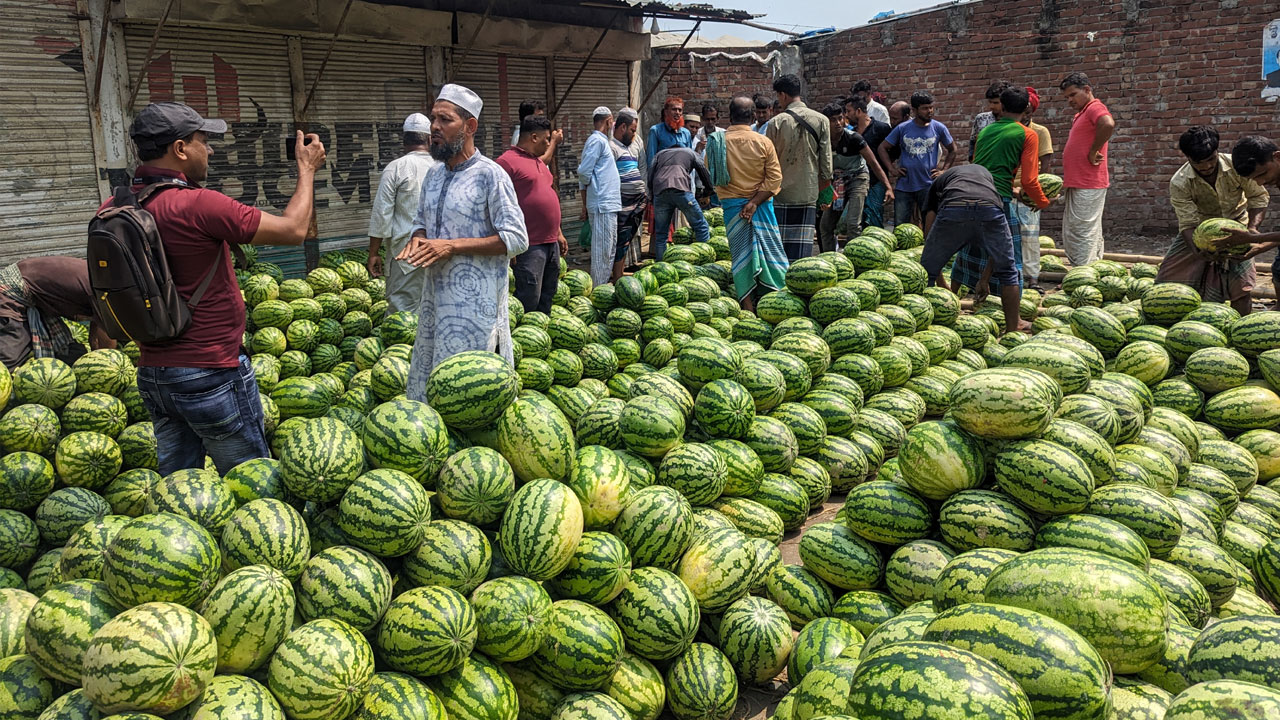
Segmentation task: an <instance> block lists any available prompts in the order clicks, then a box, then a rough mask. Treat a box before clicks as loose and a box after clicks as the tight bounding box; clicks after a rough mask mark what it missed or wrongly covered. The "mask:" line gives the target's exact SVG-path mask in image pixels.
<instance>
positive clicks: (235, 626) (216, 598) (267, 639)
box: [200, 565, 295, 673]
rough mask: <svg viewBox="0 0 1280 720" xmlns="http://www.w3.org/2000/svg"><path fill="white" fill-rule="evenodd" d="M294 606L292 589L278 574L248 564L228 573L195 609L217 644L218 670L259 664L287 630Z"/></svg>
mask: <svg viewBox="0 0 1280 720" xmlns="http://www.w3.org/2000/svg"><path fill="white" fill-rule="evenodd" d="M294 607H295V598H294V594H293V586H292V585H290V584H289V581H288V580H287V579H286V578H285V576H284V575H282V574H281V573H280V572H279V571H277V570H274V569H272V568H269V567H266V566H263V565H250V566H248V567H243V568H240V569H239V570H234V571H232V572H230V573H228V574H227V576H226V577H224V578H223V579H222V580H221V581H219V582H218V584H217V585H216V586H214V588H213V592H211V593H209V597H207V598H205V601H204V603H203V604H202V605H201V606H200V614H201V616H203V617H204V619H205V620H206V621H208V623H209V626H210V627H211V628H212V630H213V637H214V640H215V641H216V642H217V645H218V671H219V672H223V673H251V672H253V671H255V670H257V669H258V668H260V667H262V666H263V665H265V664H266V662H267V660H269V659H270V658H271V653H273V652H275V649H276V646H278V645H279V644H280V643H281V642H282V641H283V640H284V638H285V636H286V635H287V634H288V632H289V630H290V628H291V627H292V625H293V611H294Z"/></svg>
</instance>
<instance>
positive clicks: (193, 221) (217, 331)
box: [103, 165, 262, 368]
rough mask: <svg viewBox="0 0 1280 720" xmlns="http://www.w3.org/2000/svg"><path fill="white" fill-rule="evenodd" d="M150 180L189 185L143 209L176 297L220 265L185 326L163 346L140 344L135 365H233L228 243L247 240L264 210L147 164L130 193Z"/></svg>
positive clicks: (235, 292)
mask: <svg viewBox="0 0 1280 720" xmlns="http://www.w3.org/2000/svg"><path fill="white" fill-rule="evenodd" d="M151 178H173V179H175V180H178V181H180V182H183V183H187V184H188V185H189V186H190V187H187V188H173V189H170V190H163V191H161V192H160V194H158V195H156V196H155V197H153V198H151V199H150V200H148V201H147V204H146V206H145V207H146V209H147V211H148V212H150V213H151V215H152V217H154V218H155V220H156V227H157V228H158V229H159V230H160V239H161V240H163V241H164V254H165V257H166V258H167V259H168V262H169V272H170V273H172V275H173V282H174V285H176V286H177V288H178V294H179V295H181V296H182V297H184V298H189V297H191V296H192V295H193V294H194V293H195V291H196V288H197V287H199V286H200V283H201V282H203V281H204V279H205V276H206V275H208V274H209V268H210V267H213V266H214V265H216V266H217V267H218V270H217V271H216V272H215V273H214V274H213V280H211V281H210V282H209V287H208V289H206V290H205V293H204V296H203V297H201V298H200V302H199V303H198V304H197V305H196V307H194V308H192V309H191V324H190V325H189V326H188V327H187V331H186V332H184V333H183V334H182V335H181V336H180V337H178V338H176V339H174V340H171V341H170V342H167V343H164V344H162V345H139V350H140V351H141V355H142V356H141V359H140V360H139V362H138V364H139V365H142V366H151V367H192V368H233V367H239V365H240V346H241V344H242V342H243V340H244V319H245V309H244V296H243V295H241V294H240V285H239V283H237V282H236V273H235V268H234V265H233V263H232V260H231V252H230V249H229V248H228V245H229V244H230V243H238V244H241V245H247V244H249V243H251V242H253V236H254V234H256V233H257V232H258V225H259V223H261V222H262V211H261V210H258V209H257V208H253V207H249V206H248V205H245V204H243V203H240V202H237V201H236V200H233V199H231V198H229V197H227V196H226V195H223V194H222V193H220V192H217V191H216V190H209V189H207V188H201V187H198V186H196V185H195V184H193V183H190V182H189V181H188V180H187V178H186V176H184V175H183V174H182V173H180V172H177V171H174V170H166V169H164V168H159V167H154V166H150V165H142V166H139V167H138V169H137V170H135V171H134V183H133V188H134V190H135V191H137V190H141V189H142V186H143V184H144V183H145V182H150V181H151V180H150V179H151ZM108 202H110V201H108ZM103 205H104V206H105V205H106V203H104V204H103Z"/></svg>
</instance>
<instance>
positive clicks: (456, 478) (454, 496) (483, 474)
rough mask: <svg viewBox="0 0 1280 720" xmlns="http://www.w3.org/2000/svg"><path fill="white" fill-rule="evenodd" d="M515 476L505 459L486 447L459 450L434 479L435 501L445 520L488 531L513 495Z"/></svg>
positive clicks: (500, 515) (499, 517)
mask: <svg viewBox="0 0 1280 720" xmlns="http://www.w3.org/2000/svg"><path fill="white" fill-rule="evenodd" d="M515 487H516V482H515V473H514V472H513V471H512V470H511V465H510V464H508V463H507V460H506V458H504V457H503V456H502V455H501V454H499V453H498V452H497V451H496V450H492V449H490V448H487V447H470V448H465V449H463V450H459V451H458V452H456V453H454V454H453V455H451V456H449V458H448V459H447V460H446V461H445V462H444V465H443V466H442V467H441V468H440V473H439V474H438V475H437V476H436V495H435V501H436V502H437V503H439V505H440V509H441V511H442V512H443V513H444V514H445V515H447V516H448V517H451V518H454V519H456V520H464V521H466V522H469V523H471V524H473V525H477V526H480V527H491V526H493V525H494V524H495V523H497V521H498V520H499V519H501V517H502V513H503V511H504V510H506V507H507V504H508V503H509V502H510V501H511V498H512V496H513V495H514V494H515Z"/></svg>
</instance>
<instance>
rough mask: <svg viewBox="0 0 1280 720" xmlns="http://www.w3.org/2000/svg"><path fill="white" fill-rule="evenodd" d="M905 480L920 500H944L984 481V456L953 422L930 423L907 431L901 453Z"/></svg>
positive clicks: (976, 445) (899, 454)
mask: <svg viewBox="0 0 1280 720" xmlns="http://www.w3.org/2000/svg"><path fill="white" fill-rule="evenodd" d="M898 467H900V468H901V469H902V478H903V480H904V481H906V483H907V484H908V485H910V486H911V488H912V489H913V490H915V491H916V492H917V493H918V494H920V495H921V496H923V497H925V498H928V499H930V500H945V499H946V498H947V497H949V496H950V495H952V494H954V493H956V492H959V491H961V490H967V489H969V488H974V487H977V486H978V485H979V484H981V482H982V481H983V479H984V477H985V475H986V471H985V469H984V467H985V465H984V461H983V454H982V452H981V450H980V448H979V446H978V444H977V443H976V442H975V441H974V440H973V439H972V438H971V437H970V436H969V435H968V434H967V433H966V432H965V431H963V430H961V429H960V427H959V426H958V425H956V424H955V423H954V422H951V421H945V420H944V421H931V422H926V423H921V424H919V425H916V426H915V427H913V428H911V429H910V430H908V431H907V435H906V439H905V441H904V442H903V444H902V447H901V448H900V449H899V451H898Z"/></svg>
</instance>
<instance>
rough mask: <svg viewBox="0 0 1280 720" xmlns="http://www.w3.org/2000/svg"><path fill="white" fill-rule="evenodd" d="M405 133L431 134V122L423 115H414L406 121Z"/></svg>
mask: <svg viewBox="0 0 1280 720" xmlns="http://www.w3.org/2000/svg"><path fill="white" fill-rule="evenodd" d="M404 131H405V132H418V133H429V132H431V120H430V118H428V117H427V116H426V115H423V114H422V113H414V114H412V115H410V116H409V117H407V118H405V119H404Z"/></svg>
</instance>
